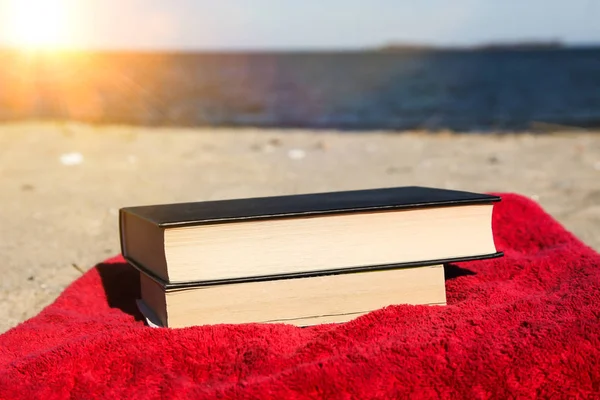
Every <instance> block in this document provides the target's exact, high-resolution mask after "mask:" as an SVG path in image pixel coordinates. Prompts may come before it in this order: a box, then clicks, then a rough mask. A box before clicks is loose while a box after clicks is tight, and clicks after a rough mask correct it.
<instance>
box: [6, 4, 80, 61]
mask: <svg viewBox="0 0 600 400" xmlns="http://www.w3.org/2000/svg"><path fill="white" fill-rule="evenodd" d="M68 3H69V2H68V1H67V0H9V8H8V27H7V28H8V34H9V39H10V41H11V44H12V45H13V46H15V47H18V48H23V49H50V50H51V49H61V48H66V47H69V45H70V41H71V38H72V35H73V32H71V28H72V24H71V22H72V21H71V20H70V15H69V14H70V12H69V11H70V7H69V4H68Z"/></svg>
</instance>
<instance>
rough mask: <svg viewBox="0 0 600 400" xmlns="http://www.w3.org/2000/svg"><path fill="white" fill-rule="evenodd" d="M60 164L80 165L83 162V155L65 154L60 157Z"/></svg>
mask: <svg viewBox="0 0 600 400" xmlns="http://www.w3.org/2000/svg"><path fill="white" fill-rule="evenodd" d="M60 162H61V164H62V165H67V166H71V165H79V164H81V163H82V162H83V155H82V154H81V153H77V152H74V153H65V154H63V155H61V156H60Z"/></svg>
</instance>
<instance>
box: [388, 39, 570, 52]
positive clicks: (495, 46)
mask: <svg viewBox="0 0 600 400" xmlns="http://www.w3.org/2000/svg"><path fill="white" fill-rule="evenodd" d="M565 47H566V46H565V44H564V43H562V42H561V41H558V40H552V41H528V42H525V41H524V42H497V43H484V44H479V45H473V46H436V45H428V44H412V43H390V44H387V45H384V46H382V47H380V48H378V49H377V50H378V51H382V52H407V53H411V52H425V51H506V50H509V51H512V50H515V51H525V50H527V51H529V50H557V49H562V48H565Z"/></svg>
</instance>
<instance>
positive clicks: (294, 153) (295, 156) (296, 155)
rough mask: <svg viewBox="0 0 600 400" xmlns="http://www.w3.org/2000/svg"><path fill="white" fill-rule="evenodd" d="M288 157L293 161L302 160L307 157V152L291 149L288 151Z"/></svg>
mask: <svg viewBox="0 0 600 400" xmlns="http://www.w3.org/2000/svg"><path fill="white" fill-rule="evenodd" d="M288 157H289V158H291V159H292V160H302V159H303V158H305V157H306V152H305V151H304V150H302V149H291V150H290V151H288Z"/></svg>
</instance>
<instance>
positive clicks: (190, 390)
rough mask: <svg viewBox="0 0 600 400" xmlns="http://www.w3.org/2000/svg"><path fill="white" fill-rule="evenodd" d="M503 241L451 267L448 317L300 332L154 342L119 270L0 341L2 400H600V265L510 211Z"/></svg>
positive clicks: (209, 329)
mask: <svg viewBox="0 0 600 400" xmlns="http://www.w3.org/2000/svg"><path fill="white" fill-rule="evenodd" d="M494 230H495V238H496V244H497V246H498V248H499V249H500V250H503V251H504V252H505V254H506V255H505V257H503V258H500V259H494V260H487V261H477V262H470V263H462V264H459V265H454V266H449V267H448V268H447V270H446V273H447V277H446V278H447V282H446V284H447V292H448V306H446V307H428V306H407V305H394V306H390V307H387V308H385V309H382V310H379V311H375V312H372V313H370V314H368V315H366V316H364V317H361V318H358V319H356V320H354V321H352V322H350V323H346V324H338V325H334V324H332V325H322V326H317V327H312V328H304V329H303V328H297V327H293V326H288V325H259V324H248V325H237V326H235V325H220V326H219V325H216V326H204V327H194V328H187V329H164V328H159V329H155V328H149V327H146V326H145V325H144V323H143V322H142V320H141V316H140V315H139V314H138V312H137V310H136V306H135V299H136V298H137V297H138V294H139V290H138V287H137V282H138V279H137V276H136V272H135V271H134V270H133V269H131V268H130V267H128V266H127V265H126V264H124V263H123V260H122V259H121V258H114V259H111V260H109V261H107V262H105V263H103V264H100V265H98V266H97V267H96V268H94V269H92V270H91V271H89V272H88V273H86V274H85V275H84V276H82V277H81V278H80V279H78V280H77V281H76V282H74V283H73V284H72V285H71V286H70V287H68V288H67V289H66V290H65V291H64V293H63V294H62V295H61V296H60V297H59V298H58V299H57V300H56V301H55V302H54V303H53V304H52V305H50V306H49V307H47V308H46V309H45V310H43V311H42V312H41V313H40V314H39V315H38V316H36V317H35V318H32V319H30V320H29V321H26V322H24V323H23V324H21V325H19V326H18V327H16V328H14V329H12V330H10V331H8V332H7V333H5V334H3V335H2V336H0V398H2V399H10V398H24V399H34V398H37V399H52V398H103V399H107V398H127V399H134V398H140V399H153V398H190V397H193V398H214V397H219V398H232V399H233V398H235V399H241V398H254V399H256V398H274V399H285V398H300V397H302V398H331V399H335V398H357V399H365V398H386V399H387V398H398V397H411V398H432V397H433V398H439V397H441V398H478V399H487V398H500V399H505V398H515V397H522V398H534V397H536V398H540V397H544V398H547V397H552V398H555V397H556V398H574V397H580V398H581V397H583V398H590V397H594V395H595V396H600V295H599V294H600V269H599V267H600V256H599V255H598V254H596V253H595V252H594V251H592V250H591V249H590V248H588V247H586V246H585V245H584V244H582V243H581V242H579V241H578V240H577V239H576V238H575V237H573V236H572V235H571V234H570V233H568V232H567V231H565V230H564V229H563V228H562V227H561V226H560V225H559V224H558V223H557V222H556V221H554V220H553V219H552V218H551V217H550V216H548V215H547V214H545V213H544V212H543V211H542V210H541V209H540V208H539V207H538V206H537V205H536V204H535V203H533V202H532V201H529V200H527V199H525V198H523V197H520V196H516V195H510V194H507V195H503V201H502V202H501V203H499V204H498V205H497V206H496V210H495V212H494ZM594 398H595V397H594Z"/></svg>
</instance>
